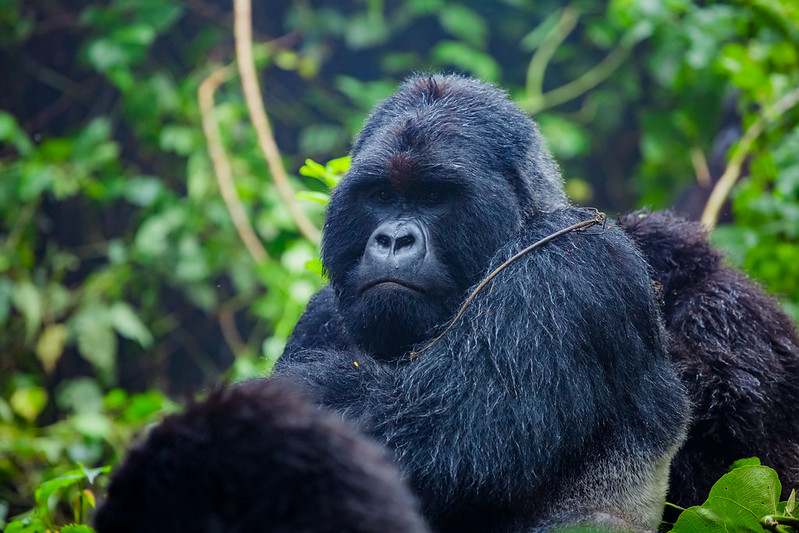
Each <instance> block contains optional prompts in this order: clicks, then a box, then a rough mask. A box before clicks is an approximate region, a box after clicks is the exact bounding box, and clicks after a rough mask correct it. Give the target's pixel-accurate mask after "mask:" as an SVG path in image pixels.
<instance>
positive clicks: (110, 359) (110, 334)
mask: <svg viewBox="0 0 799 533" xmlns="http://www.w3.org/2000/svg"><path fill="white" fill-rule="evenodd" d="M72 324H73V327H74V329H75V335H76V337H77V340H78V351H80V354H81V355H82V356H83V357H84V358H85V359H86V360H87V361H89V362H90V363H92V365H94V367H95V368H96V369H97V370H98V371H99V372H100V375H101V376H103V378H104V379H105V380H106V381H110V379H111V377H112V376H113V375H114V370H115V368H116V359H115V356H116V351H117V337H116V334H115V333H114V330H113V328H112V327H111V315H110V313H109V309H108V308H107V307H105V306H104V305H101V304H89V305H87V306H85V307H84V308H83V309H82V310H81V311H79V312H78V313H77V314H76V315H75V317H74V318H73V319H72Z"/></svg>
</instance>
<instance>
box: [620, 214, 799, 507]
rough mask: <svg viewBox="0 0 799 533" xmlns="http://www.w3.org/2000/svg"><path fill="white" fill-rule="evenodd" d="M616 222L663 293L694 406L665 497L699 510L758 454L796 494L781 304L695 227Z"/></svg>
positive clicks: (797, 438) (796, 368)
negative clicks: (738, 466) (737, 465)
mask: <svg viewBox="0 0 799 533" xmlns="http://www.w3.org/2000/svg"><path fill="white" fill-rule="evenodd" d="M620 224H621V226H622V227H624V229H625V230H626V231H627V232H628V233H629V234H630V235H631V236H632V237H633V239H634V240H635V241H636V242H637V243H638V244H639V245H640V247H641V249H642V250H643V252H644V255H645V256H646V258H647V260H648V261H649V263H650V265H651V266H652V268H653V271H654V272H653V275H654V278H655V280H656V281H657V282H658V283H659V284H660V285H661V286H662V287H663V300H664V305H663V312H664V318H665V321H666V327H667V329H668V331H670V332H671V347H670V352H671V355H672V358H673V359H674V360H675V361H676V363H677V365H678V367H679V371H680V375H681V376H682V381H683V383H685V385H686V386H687V388H688V391H689V393H690V397H691V400H692V402H693V405H694V416H693V420H692V423H691V428H690V431H689V434H688V440H687V442H686V444H685V446H683V448H682V449H681V450H680V451H679V453H678V454H677V456H676V457H675V459H674V461H673V463H672V468H671V483H670V485H671V488H670V490H669V496H668V497H669V501H670V502H673V503H676V504H678V505H680V506H682V507H688V506H690V505H697V504H699V503H701V502H702V501H703V500H704V499H705V498H706V497H707V494H708V492H709V491H710V488H711V487H712V486H713V483H715V482H716V481H717V480H718V478H719V477H721V476H722V475H723V474H724V473H726V472H727V469H728V467H729V466H730V465H731V464H732V463H733V461H736V460H737V459H741V458H743V457H751V456H758V457H760V459H761V462H762V463H763V464H765V465H768V466H771V467H772V468H774V469H775V470H776V471H777V472H778V473H779V475H780V478H781V480H782V487H783V494H782V496H783V499H787V497H788V495H789V493H790V491H791V489H792V488H799V418H797V417H796V416H790V415H788V416H786V415H787V414H788V413H790V412H792V411H793V410H794V409H795V406H796V405H799V380H798V379H797V376H799V336H797V333H796V326H795V324H793V323H792V322H791V320H790V318H788V316H787V315H786V314H785V313H784V312H783V311H782V310H781V309H780V306H779V304H778V303H777V302H776V301H775V300H774V299H773V298H771V297H769V296H767V295H766V294H765V293H764V292H763V290H762V289H761V288H760V287H759V286H757V285H756V284H755V283H753V282H752V281H751V280H749V279H748V278H747V277H746V276H745V275H744V274H742V273H741V272H738V271H736V270H733V269H731V268H727V267H725V266H724V265H723V263H722V259H723V258H722V256H721V254H720V253H719V252H718V251H717V250H714V249H713V248H712V247H711V246H710V244H709V243H708V240H707V234H706V233H705V231H704V230H703V229H702V227H701V225H700V224H698V223H695V222H688V221H686V220H683V219H681V218H679V217H677V216H676V215H674V214H673V213H669V212H660V213H647V212H636V213H631V214H629V215H626V216H624V217H622V218H621V220H620Z"/></svg>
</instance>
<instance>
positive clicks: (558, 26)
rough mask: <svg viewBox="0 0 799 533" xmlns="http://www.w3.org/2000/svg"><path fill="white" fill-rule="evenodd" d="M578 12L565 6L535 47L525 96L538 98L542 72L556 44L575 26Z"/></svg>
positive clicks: (553, 52) (540, 92)
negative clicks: (541, 40)
mask: <svg viewBox="0 0 799 533" xmlns="http://www.w3.org/2000/svg"><path fill="white" fill-rule="evenodd" d="M579 18H580V13H579V12H578V11H577V10H576V9H574V8H573V7H571V6H567V7H566V8H564V9H563V11H562V12H561V14H560V18H559V19H558V21H557V22H556V23H555V26H554V27H553V28H552V29H551V30H549V32H548V33H547V35H546V37H544V40H543V42H542V43H541V46H539V47H538V49H536V51H535V53H534V54H533V57H532V59H530V64H529V65H528V67H527V82H526V83H527V97H528V98H530V99H535V98H540V97H541V95H542V93H543V92H544V72H545V71H546V69H547V65H549V61H550V60H551V59H552V56H553V55H554V54H555V51H556V50H557V49H558V46H560V44H561V43H562V42H563V41H564V40H565V39H566V37H568V36H569V34H570V33H571V32H572V30H574V27H575V26H577V20H578V19H579Z"/></svg>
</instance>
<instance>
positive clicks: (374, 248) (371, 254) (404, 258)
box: [366, 221, 425, 268]
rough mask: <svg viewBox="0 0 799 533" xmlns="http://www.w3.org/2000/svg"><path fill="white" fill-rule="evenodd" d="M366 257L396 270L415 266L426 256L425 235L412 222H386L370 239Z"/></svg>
mask: <svg viewBox="0 0 799 533" xmlns="http://www.w3.org/2000/svg"><path fill="white" fill-rule="evenodd" d="M366 255H367V258H368V259H369V260H370V261H374V262H378V263H384V262H387V263H389V264H392V265H393V266H394V267H395V268H400V267H403V266H412V265H415V264H417V263H418V262H420V261H421V260H422V259H424V256H425V239H424V233H422V229H421V228H420V227H419V225H418V224H416V223H415V222H412V221H390V222H384V223H382V224H380V226H378V227H377V229H376V230H375V231H374V233H372V236H371V237H370V238H369V244H368V245H367V247H366Z"/></svg>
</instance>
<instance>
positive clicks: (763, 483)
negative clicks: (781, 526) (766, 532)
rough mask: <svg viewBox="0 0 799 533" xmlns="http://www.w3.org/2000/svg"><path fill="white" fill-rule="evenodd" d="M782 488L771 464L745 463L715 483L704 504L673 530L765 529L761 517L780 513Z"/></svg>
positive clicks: (683, 517)
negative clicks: (778, 510)
mask: <svg viewBox="0 0 799 533" xmlns="http://www.w3.org/2000/svg"><path fill="white" fill-rule="evenodd" d="M748 461H749V460H747V462H748ZM781 490H782V485H781V484H780V480H779V478H778V476H777V473H776V472H774V470H772V469H771V468H768V467H765V466H757V465H752V464H747V465H746V466H741V467H739V468H736V469H735V470H732V471H731V472H729V473H727V474H724V475H723V476H722V477H721V479H720V480H719V481H718V482H716V484H715V485H713V488H712V489H710V495H709V496H708V499H707V501H706V502H705V503H704V504H702V505H701V506H699V507H691V508H689V509H687V510H686V511H685V512H683V513H682V514H681V515H680V517H679V518H678V519H677V522H676V523H675V524H674V529H673V530H672V531H673V532H675V533H682V532H686V533H692V532H695V531H708V532H715V531H718V532H728V531H754V532H759V531H762V528H761V526H760V519H762V518H763V517H764V516H767V515H773V514H776V513H777V503H778V502H779V496H780V491H781Z"/></svg>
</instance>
